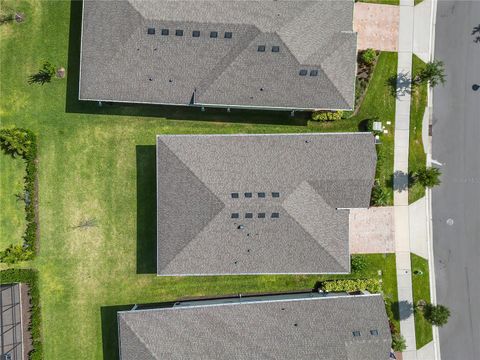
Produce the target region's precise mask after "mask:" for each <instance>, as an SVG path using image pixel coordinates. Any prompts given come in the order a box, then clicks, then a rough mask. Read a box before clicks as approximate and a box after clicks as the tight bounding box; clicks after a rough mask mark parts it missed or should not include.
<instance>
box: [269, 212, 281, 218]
mask: <svg viewBox="0 0 480 360" xmlns="http://www.w3.org/2000/svg"><path fill="white" fill-rule="evenodd" d="M279 217H280V214H279V213H277V212H274V213H272V216H271V218H272V219H278V218H279Z"/></svg>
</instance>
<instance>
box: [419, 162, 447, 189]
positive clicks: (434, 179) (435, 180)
mask: <svg viewBox="0 0 480 360" xmlns="http://www.w3.org/2000/svg"><path fill="white" fill-rule="evenodd" d="M440 175H441V172H440V170H439V169H438V168H434V167H428V168H427V167H423V168H420V169H418V170H417V171H416V172H415V173H414V174H413V180H414V182H418V183H419V184H421V185H422V186H424V187H428V188H432V187H434V186H436V185H440V183H441V181H440Z"/></svg>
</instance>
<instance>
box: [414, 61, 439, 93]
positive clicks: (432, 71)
mask: <svg viewBox="0 0 480 360" xmlns="http://www.w3.org/2000/svg"><path fill="white" fill-rule="evenodd" d="M426 83H429V84H430V86H431V87H435V86H437V85H438V84H442V85H443V84H445V69H444V68H443V62H442V61H438V60H434V61H431V62H429V63H427V64H426V65H425V67H424V68H423V69H422V70H421V71H420V72H419V73H418V74H417V75H416V76H415V78H414V79H413V84H414V85H418V84H426Z"/></svg>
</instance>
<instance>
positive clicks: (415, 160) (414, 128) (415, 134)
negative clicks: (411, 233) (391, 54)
mask: <svg viewBox="0 0 480 360" xmlns="http://www.w3.org/2000/svg"><path fill="white" fill-rule="evenodd" d="M412 60H413V65H412V74H417V73H418V72H419V71H420V70H421V69H422V68H423V67H424V66H425V63H424V62H423V61H422V60H420V59H419V58H418V57H417V56H416V55H413V59H412ZM427 95H428V94H427V85H426V84H423V85H419V86H417V87H415V88H414V90H413V92H412V102H411V105H410V145H409V154H408V171H409V172H415V171H416V170H418V169H419V168H420V167H424V166H425V165H426V162H427V158H426V155H425V151H424V149H423V142H422V121H423V114H424V113H425V108H426V106H427ZM423 196H425V188H424V187H423V186H422V185H420V184H418V183H417V184H415V185H413V186H412V187H411V188H410V189H409V191H408V202H409V203H410V204H411V203H413V202H415V201H417V200H418V199H420V198H422V197H423Z"/></svg>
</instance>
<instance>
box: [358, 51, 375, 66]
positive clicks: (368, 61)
mask: <svg viewBox="0 0 480 360" xmlns="http://www.w3.org/2000/svg"><path fill="white" fill-rule="evenodd" d="M360 56H361V60H362V62H363V63H364V64H365V65H373V63H374V62H375V59H376V58H377V52H376V51H375V50H373V49H367V50H364V51H362V52H361V55H360Z"/></svg>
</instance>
